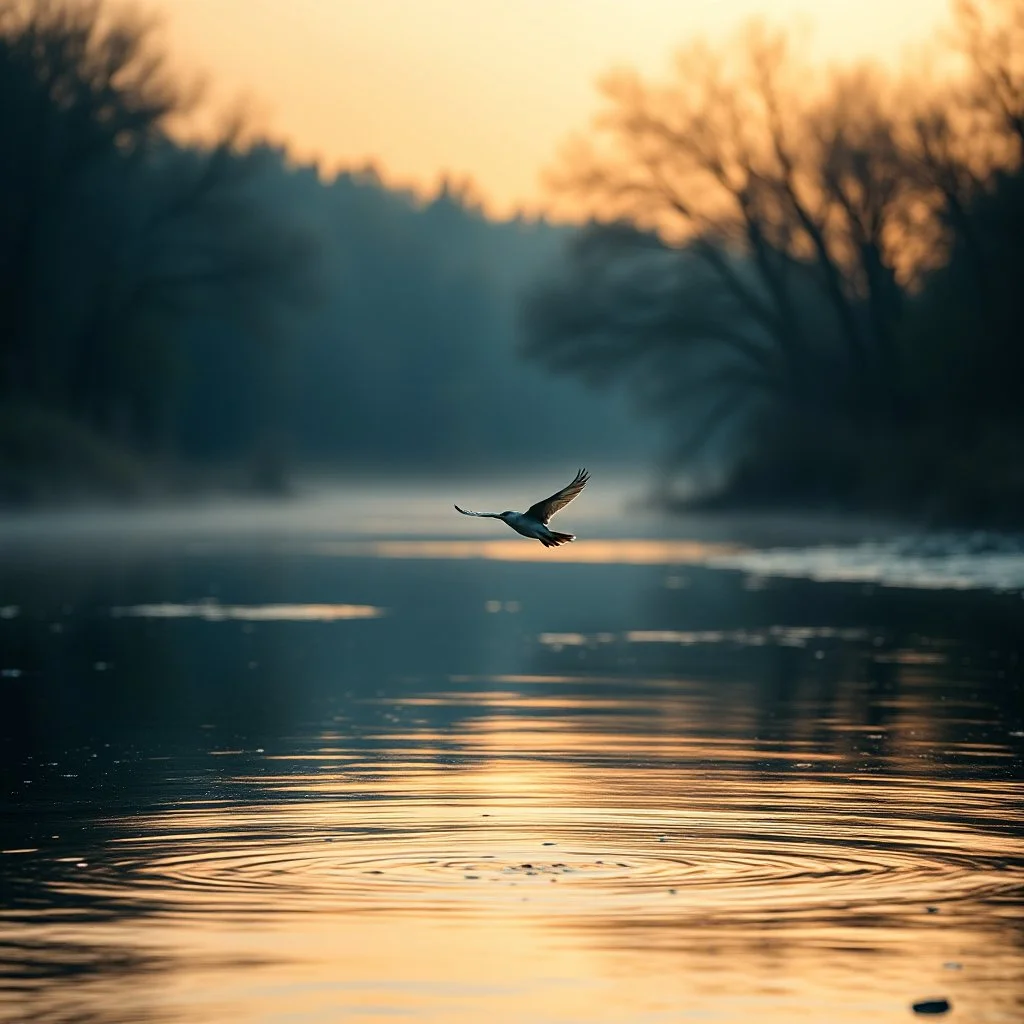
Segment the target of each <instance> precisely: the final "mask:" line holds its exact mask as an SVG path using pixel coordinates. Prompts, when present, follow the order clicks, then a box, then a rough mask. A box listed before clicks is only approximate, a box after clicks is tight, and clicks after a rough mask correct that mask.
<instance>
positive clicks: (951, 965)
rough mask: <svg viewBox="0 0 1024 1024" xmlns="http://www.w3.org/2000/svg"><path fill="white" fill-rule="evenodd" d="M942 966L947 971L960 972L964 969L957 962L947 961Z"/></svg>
mask: <svg viewBox="0 0 1024 1024" xmlns="http://www.w3.org/2000/svg"><path fill="white" fill-rule="evenodd" d="M942 966H943V968H944V969H945V970H947V971H962V970H963V969H964V965H963V964H962V963H960V962H959V961H957V960H947V961H946V962H945V963H944V964H943V965H942Z"/></svg>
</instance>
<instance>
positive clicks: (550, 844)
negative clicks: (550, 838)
mask: <svg viewBox="0 0 1024 1024" xmlns="http://www.w3.org/2000/svg"><path fill="white" fill-rule="evenodd" d="M540 845H541V846H557V845H558V843H552V842H547V843H541V844H540Z"/></svg>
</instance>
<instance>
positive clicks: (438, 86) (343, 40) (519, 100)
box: [142, 0, 949, 216]
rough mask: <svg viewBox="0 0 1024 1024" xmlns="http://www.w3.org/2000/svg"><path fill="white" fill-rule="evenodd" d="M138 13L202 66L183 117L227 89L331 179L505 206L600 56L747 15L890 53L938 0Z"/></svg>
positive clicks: (582, 97)
mask: <svg viewBox="0 0 1024 1024" xmlns="http://www.w3.org/2000/svg"><path fill="white" fill-rule="evenodd" d="M142 10H143V11H144V12H151V13H153V14H155V15H156V16H157V17H158V18H159V19H160V21H161V23H162V35H163V37H164V41H165V43H166V44H167V46H168V49H169V51H170V56H171V61H172V64H173V66H174V67H175V69H176V70H178V71H180V72H183V73H186V74H188V75H191V76H198V77H203V78H205V82H206V85H207V86H208V90H207V94H206V97H207V102H206V103H204V104H203V105H202V110H201V113H200V114H198V115H197V117H198V118H199V120H198V122H194V123H198V124H200V125H202V124H205V123H207V122H208V121H209V119H211V118H214V119H215V118H216V117H217V116H222V115H223V113H224V111H225V110H227V109H230V108H232V107H234V106H237V105H238V104H239V103H240V102H241V103H242V105H243V106H244V108H245V110H246V115H247V117H248V118H249V119H250V122H251V124H252V127H253V129H254V130H255V131H256V132H257V133H260V134H263V135H266V136H267V137H269V138H271V139H274V140H276V141H279V142H281V143H284V144H286V145H287V146H288V148H289V151H290V152H291V153H292V154H293V156H294V158H295V159H296V160H298V161H301V162H315V163H317V164H318V165H319V166H320V168H321V169H322V171H323V172H324V173H326V174H328V175H329V174H332V173H334V172H336V171H338V170H343V169H349V168H354V167H361V166H364V165H366V164H367V163H373V164H374V165H376V166H377V168H378V169H379V171H380V172H381V174H382V176H383V177H384V179H385V180H386V181H387V182H388V183H389V184H392V185H395V186H398V187H410V188H412V189H414V190H415V191H417V192H418V193H420V194H428V193H431V192H433V191H434V190H435V189H436V188H437V186H438V184H439V182H440V181H441V180H442V178H443V177H445V176H451V177H454V178H455V179H463V178H469V179H470V180H472V182H473V184H474V186H475V187H476V189H477V190H478V191H479V194H480V197H481V199H482V200H483V202H484V204H485V206H486V208H487V209H488V211H489V212H490V213H492V214H494V215H497V216H508V215H510V214H511V213H513V212H515V211H516V210H517V209H522V210H523V211H524V212H528V213H536V212H538V211H540V210H542V209H545V210H546V209H549V208H550V207H551V205H552V197H551V195H550V194H549V193H547V192H546V190H545V188H544V186H543V183H542V180H541V174H542V171H543V169H544V168H545V167H547V166H549V165H550V164H551V163H552V161H553V160H554V159H555V158H556V156H557V154H558V150H559V148H560V146H561V145H562V144H563V143H565V141H566V140H567V138H568V137H569V136H570V135H572V134H573V133H574V132H579V131H585V130H586V129H587V127H588V126H589V124H590V122H591V120H592V118H593V117H594V115H595V113H596V112H597V109H598V95H597V89H596V82H597V80H598V79H599V78H600V77H601V76H602V75H604V74H605V73H607V72H608V71H609V70H611V69H613V68H616V67H620V66H630V67H635V68H637V69H638V70H640V71H641V73H645V74H652V75H654V76H661V75H662V74H664V73H665V72H666V71H667V69H668V68H669V66H670V63H671V59H672V56H673V54H674V53H675V52H676V51H678V50H679V49H680V48H682V47H684V46H686V45H687V44H689V43H692V42H693V41H694V40H696V39H698V38H702V37H706V38H708V40H709V41H710V42H712V43H715V44H717V43H721V42H722V41H723V40H724V39H725V38H726V37H727V36H728V35H730V34H732V33H734V32H735V31H737V30H738V29H740V28H741V27H742V25H743V24H744V23H745V22H747V21H749V20H750V19H751V18H759V19H763V20H764V21H766V22H767V23H769V24H771V25H773V26H778V27H782V28H794V29H797V30H799V31H801V32H804V31H805V30H806V36H805V38H806V46H807V47H808V49H809V51H810V52H809V56H810V58H811V62H812V63H818V62H822V63H826V64H827V63H832V62H848V61H857V60H868V61H871V62H875V63H879V64H883V65H886V66H893V65H895V64H897V63H898V62H900V61H901V60H903V59H904V58H905V56H906V54H907V52H908V50H910V51H913V50H914V49H916V48H918V47H921V46H924V45H925V44H927V43H928V41H929V40H930V39H932V38H933V37H934V35H935V33H936V31H937V29H938V28H939V27H940V26H941V25H942V24H944V23H945V22H946V21H947V19H948V13H949V3H948V2H947V0H912V2H908V3H902V4H900V5H898V6H894V5H892V4H884V3H883V2H882V0H864V2H863V3H860V4H857V5H852V4H846V3H815V2H813V0H776V2H775V3H768V2H765V0H726V2H720V3H717V4H714V5H702V6H700V7H688V6H683V5H679V4H675V3H671V2H667V0H642V2H640V3H637V4H634V5H630V8H629V11H628V16H627V12H626V11H625V10H624V8H623V7H621V6H620V5H618V4H615V3H613V2H609V0H600V2H596V3H594V2H583V0H571V2H565V3H559V4H555V5H552V4H545V3H543V2H542V0H527V2H525V3H519V4H517V5H516V6H515V7H514V8H511V7H508V8H506V7H503V6H501V5H479V4H469V3H466V2H465V0H432V2H431V3H429V4H416V5H403V4H402V3H401V0H383V2H373V3H367V2H365V0H354V2H353V0H350V2H348V3H345V4H331V5H328V4H322V3H320V2H318V0H298V2H296V3H295V4H292V5H290V6H289V8H288V17H287V19H282V18H281V17H280V11H281V9H280V8H279V7H276V6H275V5H274V4H273V3H270V2H268V0H259V2H249V0H244V2H243V0H217V2H216V3H197V2H191V0H185V2H174V3H171V2H169V0H152V2H150V3H147V4H145V5H143V7H142ZM883 22H884V24H885V32H884V34H883V33H881V32H880V30H879V25H880V24H882V23H883ZM469 43H473V44H474V45H467V44H469Z"/></svg>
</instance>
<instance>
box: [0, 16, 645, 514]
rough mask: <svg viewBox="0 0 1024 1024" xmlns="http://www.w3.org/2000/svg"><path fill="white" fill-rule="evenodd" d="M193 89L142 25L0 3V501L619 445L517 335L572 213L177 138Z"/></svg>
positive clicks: (193, 102)
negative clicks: (497, 213)
mask: <svg viewBox="0 0 1024 1024" xmlns="http://www.w3.org/2000/svg"><path fill="white" fill-rule="evenodd" d="M201 100H202V96H201V93H200V92H199V90H197V89H196V88H194V87H192V86H190V85H189V84H188V83H187V82H185V81H183V80H182V79H181V77H180V76H178V75H176V74H175V73H174V70H173V67H172V65H171V63H170V61H169V59H168V57H167V55H166V53H165V52H164V50H163V48H162V46H161V44H160V37H159V34H158V32H157V31H156V27H155V26H154V24H153V23H151V22H149V21H147V20H146V19H145V18H144V17H142V16H140V15H137V14H133V13H132V12H131V11H128V10H126V9H122V8H119V7H112V6H110V5H109V4H105V3H102V2H101V0H0V152H2V153H3V159H2V160H0V501H8V502H10V501H32V500H37V499H39V498H46V497H61V496H64V495H66V494H68V493H74V492H76V491H79V490H80V491H82V492H83V493H92V492H97V491H98V492H101V493H105V494H124V495H135V494H139V493H145V492H147V491H148V490H153V489H155V490H156V491H160V490H161V489H166V488H167V487H174V488H177V487H192V486H206V485H207V484H209V483H210V482H211V481H216V482H222V481H230V482H232V484H237V485H239V486H249V485H253V486H258V487H263V488H271V489H279V488H281V487H282V486H284V485H285V483H286V480H287V478H288V476H289V473H290V472H292V471H301V470H303V469H306V468H312V469H326V470H332V471H336V470H347V471H356V470H358V471H360V472H365V471H372V472H386V471H398V470H402V471H408V470H410V469H418V468H421V467H422V468H425V469H430V470H432V471H436V470H438V469H442V470H444V471H447V472H458V471H459V470H463V469H468V468H473V467H479V466H480V465H483V464H485V463H488V462H491V461H493V460H496V459H501V460H504V461H516V460H518V461H531V460H536V459H537V458H548V459H563V460H566V461H568V462H571V463H572V464H573V465H575V464H576V463H577V461H579V459H580V458H582V457H585V455H586V452H587V451H588V450H589V451H590V452H591V453H593V452H594V451H595V450H597V449H599V448H601V447H602V446H604V448H603V449H602V450H607V451H609V452H610V453H611V454H612V455H613V456H614V455H615V454H616V453H617V454H618V456H619V457H620V458H625V457H626V456H627V455H628V454H629V453H631V452H633V453H635V451H636V445H637V443H638V441H637V438H638V437H639V434H637V433H636V432H631V429H630V426H629V421H628V419H627V417H626V414H625V413H624V412H623V411H622V410H621V409H619V408H618V406H617V405H616V402H615V400H614V399H612V400H609V399H608V397H606V396H605V397H595V396H594V395H591V394H588V393H587V392H586V390H585V389H584V388H583V387H582V386H580V385H578V384H577V383H575V382H572V381H565V380H555V379H552V378H551V377H550V376H549V375H548V374H547V373H545V372H544V371H543V370H542V369H540V368H539V367H536V366H531V365H528V364H526V363H525V362H524V361H523V360H522V359H521V358H520V357H519V356H518V354H517V351H516V350H517V345H518V343H519V340H520V334H519V330H520V328H519V325H518V320H517V309H518V303H519V295H520V293H521V291H522V288H523V286H524V284H525V282H526V281H527V280H529V279H530V278H531V277H532V276H533V275H535V274H537V273H541V272H543V268H544V267H546V266H548V265H550V264H551V263H553V262H554V261H555V260H556V259H557V258H558V253H559V249H560V246H561V245H562V243H563V241H564V239H565V237H566V236H567V234H568V232H567V230H566V229H564V228H559V227H556V226H554V225H552V224H550V223H548V222H547V221H545V220H544V219H527V218H524V217H512V218H508V219H505V220H501V221H495V220H493V219H491V218H488V217H487V216H486V215H485V214H484V212H483V211H482V209H481V207H480V204H479V203H478V202H477V201H476V199H475V198H474V195H473V192H472V189H471V188H470V187H469V186H467V185H464V184H460V183H453V182H447V183H445V184H443V185H442V187H441V188H440V189H439V190H438V192H437V193H436V194H435V195H434V196H432V197H431V198H429V199H422V198H420V197H418V196H416V195H413V194H412V193H410V192H408V191H404V190H401V189H396V188H391V187H389V186H388V185H387V184H386V183H385V182H384V181H383V180H382V178H381V177H380V175H379V174H378V173H377V172H376V171H375V170H374V169H373V168H372V167H367V168H362V169H350V170H347V171H344V172H341V173H338V174H336V175H332V176H325V175H323V174H322V173H321V172H320V171H319V169H318V168H317V167H315V166H312V165H297V164H296V163H295V162H294V161H293V160H292V159H291V157H290V155H289V153H288V151H287V149H286V148H285V147H283V146H280V145H276V144H273V143H271V142H268V141H265V140H260V139H258V138H254V137H253V136H252V133H251V132H248V131H247V130H246V125H245V123H244V119H234V120H230V121H225V123H224V124H223V126H222V128H221V130H220V132H219V133H218V134H217V136H216V137H214V138H213V139H205V140H203V141H201V142H187V141H183V126H184V125H186V124H187V119H188V117H189V115H190V114H191V113H192V112H193V110H194V109H195V107H196V106H197V104H199V103H200V102H201ZM524 421H532V422H535V423H540V424H543V426H544V429H545V431H546V432H547V434H548V438H547V440H546V441H545V443H544V445H543V446H541V447H539V448H538V447H537V446H527V447H524V446H523V444H522V423H523V422H524ZM631 446H632V447H631ZM581 450H582V454H581Z"/></svg>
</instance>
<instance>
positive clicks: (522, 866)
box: [519, 864, 533, 868]
mask: <svg viewBox="0 0 1024 1024" xmlns="http://www.w3.org/2000/svg"><path fill="white" fill-rule="evenodd" d="M519 866H520V867H521V868H532V867H533V865H532V864H520V865H519Z"/></svg>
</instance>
